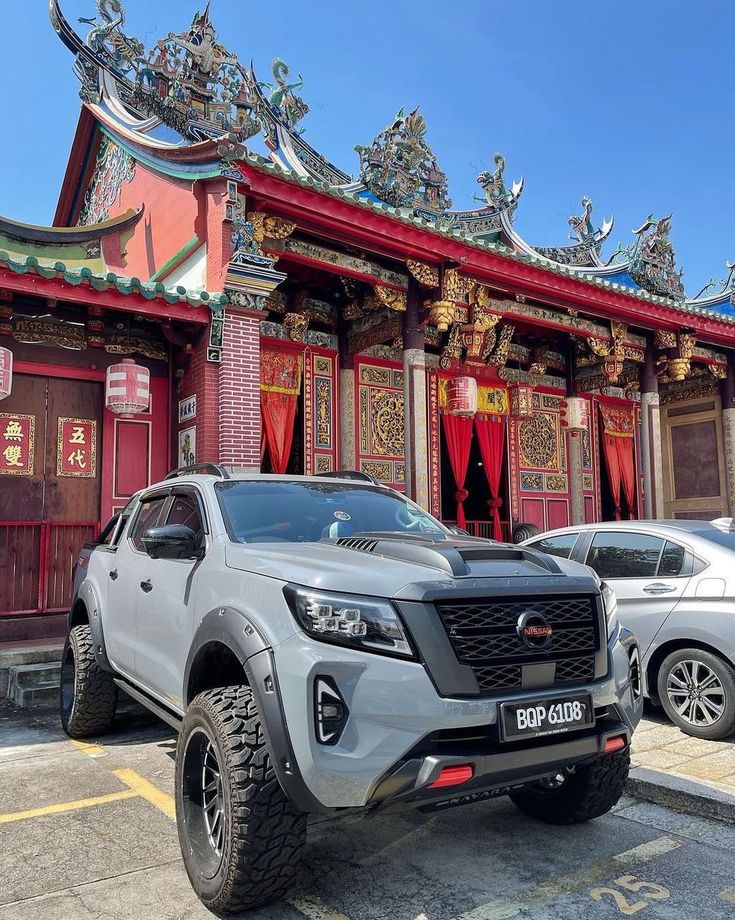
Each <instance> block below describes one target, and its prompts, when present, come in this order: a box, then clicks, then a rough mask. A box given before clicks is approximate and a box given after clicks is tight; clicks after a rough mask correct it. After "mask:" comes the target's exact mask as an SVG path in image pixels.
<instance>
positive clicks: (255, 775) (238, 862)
mask: <svg viewBox="0 0 735 920" xmlns="http://www.w3.org/2000/svg"><path fill="white" fill-rule="evenodd" d="M176 822H177V826H178V831H179V842H180V843H181V852H182V854H183V857H184V864H185V866H186V871H187V874H188V876H189V880H190V881H191V884H192V886H193V888H194V890H195V891H196V893H197V895H198V896H199V898H200V899H201V901H202V902H203V903H204V904H205V906H206V907H208V908H209V909H210V910H212V911H214V912H220V913H234V912H236V911H241V910H247V909H249V908H253V907H258V906H261V905H263V904H267V903H269V902H271V901H275V900H277V899H278V898H280V897H282V896H283V895H284V894H285V893H286V892H287V890H288V889H289V888H290V886H291V885H292V884H293V882H294V881H295V879H296V876H297V874H298V870H299V865H300V861H301V851H302V849H303V846H304V842H305V839H306V815H304V814H303V813H302V812H300V811H298V810H297V809H296V808H295V807H294V806H293V805H292V804H291V802H290V801H289V799H288V798H287V797H286V795H285V793H284V792H283V790H282V789H281V787H280V785H279V783H278V779H277V778H276V775H275V773H274V771H273V765H272V763H271V757H270V752H269V750H268V746H267V744H266V740H265V736H264V734H263V728H262V725H261V722H260V716H259V714H258V710H257V708H256V705H255V701H254V700H253V696H252V693H251V691H250V689H249V688H248V687H224V688H221V689H217V690H207V691H205V692H204V693H200V694H199V695H198V696H197V697H195V698H194V700H193V701H192V703H191V705H190V706H189V708H188V709H187V711H186V715H185V717H184V722H183V725H182V727H181V732H180V734H179V741H178V749H177V752H176Z"/></svg>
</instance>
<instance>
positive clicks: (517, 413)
mask: <svg viewBox="0 0 735 920" xmlns="http://www.w3.org/2000/svg"><path fill="white" fill-rule="evenodd" d="M510 414H511V415H512V416H513V418H530V417H531V416H532V415H533V387H532V386H530V385H529V384H527V383H514V384H513V386H511V387H510Z"/></svg>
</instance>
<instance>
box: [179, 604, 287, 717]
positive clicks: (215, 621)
mask: <svg viewBox="0 0 735 920" xmlns="http://www.w3.org/2000/svg"><path fill="white" fill-rule="evenodd" d="M211 642H218V643H219V644H220V645H224V646H226V647H227V648H228V649H229V650H230V651H231V652H232V653H233V654H234V655H235V656H236V658H237V660H238V661H239V662H240V664H241V665H242V666H243V668H244V669H245V671H246V673H247V671H248V669H247V667H246V662H247V660H248V659H249V658H252V657H253V655H257V654H258V652H262V651H264V650H265V649H268V648H270V645H269V644H268V642H266V640H265V639H264V638H263V635H262V634H261V633H260V631H259V630H258V628H257V627H256V626H255V624H254V623H253V621H252V620H251V619H250V618H249V617H248V615H247V614H245V613H243V612H242V611H240V610H237V609H236V608H235V607H215V608H214V609H213V610H210V611H209V613H207V614H205V615H204V616H203V617H202V619H201V620H200V622H199V626H197V629H196V632H195V633H194V636H193V638H192V640H191V647H190V648H189V654H188V656H187V659H186V667H185V668H184V684H183V687H182V695H181V698H182V699H183V700H184V702H185V703H186V704H187V705H188V704H189V702H190V700H189V699H188V688H189V680H190V678H191V670H192V668H193V667H194V662H195V661H196V659H197V655H198V654H199V652H201V650H202V649H203V648H204V647H205V646H206V645H209V644H210V643H211ZM248 678H250V674H248Z"/></svg>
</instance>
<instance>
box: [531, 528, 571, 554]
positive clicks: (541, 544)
mask: <svg viewBox="0 0 735 920" xmlns="http://www.w3.org/2000/svg"><path fill="white" fill-rule="evenodd" d="M577 537H579V534H578V533H564V534H559V536H558V537H545V538H544V539H543V540H536V542H535V543H529V546H530V547H531V549H537V550H538V551H539V552H541V553H548V554H549V555H550V556H561V557H562V559H568V558H569V557H570V556H571V555H572V550H573V549H574V544H575V543H576V542H577Z"/></svg>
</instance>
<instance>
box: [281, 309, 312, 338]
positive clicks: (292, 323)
mask: <svg viewBox="0 0 735 920" xmlns="http://www.w3.org/2000/svg"><path fill="white" fill-rule="evenodd" d="M283 325H284V326H285V327H286V329H287V330H288V337H289V338H290V339H291V340H292V341H293V342H303V341H305V339H306V330H307V329H308V328H309V317H308V316H304V314H303V313H287V314H286V315H285V316H284V317H283Z"/></svg>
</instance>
